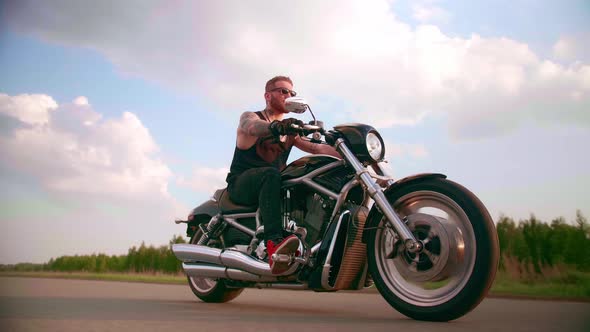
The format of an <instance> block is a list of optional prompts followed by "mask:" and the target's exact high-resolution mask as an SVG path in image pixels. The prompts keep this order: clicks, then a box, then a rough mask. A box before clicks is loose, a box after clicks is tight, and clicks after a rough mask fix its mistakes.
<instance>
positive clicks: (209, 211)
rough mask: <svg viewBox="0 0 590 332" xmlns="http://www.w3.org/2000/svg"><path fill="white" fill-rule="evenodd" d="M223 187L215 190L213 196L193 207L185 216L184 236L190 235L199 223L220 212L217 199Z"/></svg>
mask: <svg viewBox="0 0 590 332" xmlns="http://www.w3.org/2000/svg"><path fill="white" fill-rule="evenodd" d="M223 190H224V189H219V190H217V191H215V194H214V195H213V197H211V198H210V199H209V200H208V201H206V202H204V203H203V204H201V205H199V206H197V207H196V208H194V209H193V210H192V211H191V213H190V214H189V215H188V218H187V228H186V236H188V237H192V236H193V235H194V234H195V232H196V230H197V227H198V225H199V224H201V223H203V222H207V221H209V219H211V217H213V216H216V215H218V214H219V213H220V209H219V199H220V197H221V194H222V193H223Z"/></svg>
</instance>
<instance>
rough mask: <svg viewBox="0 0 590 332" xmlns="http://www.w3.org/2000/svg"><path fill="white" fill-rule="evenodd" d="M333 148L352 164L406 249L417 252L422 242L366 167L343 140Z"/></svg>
mask: <svg viewBox="0 0 590 332" xmlns="http://www.w3.org/2000/svg"><path fill="white" fill-rule="evenodd" d="M334 146H335V148H336V149H337V150H338V151H340V153H341V154H342V156H343V157H344V159H346V161H347V162H348V163H349V165H351V166H352V168H353V169H354V171H355V172H356V176H357V178H358V179H359V181H360V182H361V183H362V184H363V186H364V187H365V190H366V191H367V192H368V193H369V196H371V198H372V199H373V200H374V201H375V204H377V206H378V207H379V208H380V209H381V212H383V215H385V217H386V218H387V222H388V223H389V224H390V225H391V226H392V227H393V229H394V230H395V232H396V233H397V234H398V236H399V237H400V238H401V240H403V241H404V245H405V247H406V249H407V250H408V251H410V252H418V251H421V250H422V246H423V245H422V242H420V241H417V240H416V238H415V237H414V234H412V232H410V230H409V229H408V227H407V226H406V224H405V222H404V221H403V220H401V219H400V217H399V216H398V215H397V213H395V211H394V210H393V207H392V206H391V205H390V204H389V202H388V201H387V198H386V197H385V194H384V193H383V191H381V187H380V186H379V185H378V184H377V182H376V181H375V179H373V178H372V177H371V175H370V174H369V171H368V170H367V168H366V167H364V166H363V164H361V162H360V161H359V160H358V159H357V158H356V156H355V155H354V153H352V151H350V149H349V148H348V146H346V144H345V142H344V140H343V139H342V138H339V139H337V140H336V144H335V145H334Z"/></svg>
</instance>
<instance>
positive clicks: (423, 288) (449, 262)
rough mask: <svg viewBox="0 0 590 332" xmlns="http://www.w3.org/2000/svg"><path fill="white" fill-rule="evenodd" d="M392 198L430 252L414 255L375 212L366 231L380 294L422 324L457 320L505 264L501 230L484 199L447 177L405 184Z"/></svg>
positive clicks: (371, 268) (389, 196)
mask: <svg viewBox="0 0 590 332" xmlns="http://www.w3.org/2000/svg"><path fill="white" fill-rule="evenodd" d="M386 196H387V199H388V201H389V203H390V204H391V205H392V206H393V208H394V210H395V211H396V213H398V215H399V216H400V218H402V219H403V220H405V221H406V223H407V225H408V227H409V229H410V230H411V231H412V233H413V234H414V236H415V237H417V239H419V240H421V241H422V242H423V243H424V251H423V252H421V253H417V254H415V253H411V252H409V251H407V250H406V248H405V246H404V245H403V244H402V243H401V242H402V241H399V239H398V238H397V235H396V234H395V232H393V230H392V229H391V227H384V226H385V224H386V222H385V218H383V215H382V214H381V213H380V212H379V210H377V209H375V211H374V213H372V216H371V215H370V216H369V217H370V219H369V220H368V223H367V226H366V227H367V230H366V232H368V233H367V234H366V235H367V237H366V239H367V251H368V253H367V254H368V261H369V271H370V273H371V276H372V277H373V279H374V282H375V286H376V288H377V289H378V290H379V292H380V293H381V295H382V296H383V297H384V298H385V300H386V301H387V302H388V303H389V304H390V305H391V306H392V307H394V308H395V309H396V310H397V311H399V312H400V313H402V314H404V315H406V316H408V317H410V318H413V319H416V320H424V321H450V320H453V319H457V318H459V317H461V316H463V315H465V314H466V313H468V312H469V311H471V310H472V309H473V308H475V307H476V306H477V305H478V304H479V303H480V302H481V301H482V300H483V298H484V297H485V296H486V295H487V292H488V291H489V289H490V287H491V285H492V283H493V281H494V278H495V274H496V270H497V268H498V261H499V243H498V236H497V232H496V227H495V225H494V223H493V221H492V218H491V217H490V214H489V213H488V211H487V209H486V208H485V206H484V205H483V204H482V202H481V201H480V200H479V199H478V198H477V197H476V196H475V195H474V194H473V193H471V192H470V191H469V190H467V189H466V188H464V187H463V186H461V185H459V184H457V183H455V182H452V181H450V180H447V179H443V178H429V179H424V180H418V181H413V182H409V183H407V184H402V185H400V187H399V188H392V189H391V190H389V191H387V192H386Z"/></svg>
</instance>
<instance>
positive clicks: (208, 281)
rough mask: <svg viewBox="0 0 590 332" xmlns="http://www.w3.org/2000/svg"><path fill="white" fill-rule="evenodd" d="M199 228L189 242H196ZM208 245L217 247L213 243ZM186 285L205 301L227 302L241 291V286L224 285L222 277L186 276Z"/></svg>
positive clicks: (200, 233)
mask: <svg viewBox="0 0 590 332" xmlns="http://www.w3.org/2000/svg"><path fill="white" fill-rule="evenodd" d="M202 234H203V233H202V232H201V230H200V229H198V230H197V232H196V233H195V234H194V235H193V237H192V238H191V241H190V243H191V244H197V243H198V242H199V239H200V238H201V236H202ZM209 245H210V246H214V247H217V245H214V244H213V243H211V241H210V243H209ZM187 279H188V285H189V286H190V288H191V290H192V291H193V293H194V294H195V295H196V296H197V297H198V298H199V299H201V300H202V301H203V302H207V303H224V302H229V301H231V300H233V299H235V298H236V297H238V295H240V294H241V293H242V291H243V290H244V289H243V288H230V287H228V286H227V285H226V283H225V280H224V279H212V278H200V277H191V276H187Z"/></svg>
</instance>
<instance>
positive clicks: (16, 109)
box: [0, 93, 57, 125]
mask: <svg viewBox="0 0 590 332" xmlns="http://www.w3.org/2000/svg"><path fill="white" fill-rule="evenodd" d="M56 108H57V103H56V102H55V100H53V98H51V97H49V96H46V95H26V94H25V95H19V96H15V97H10V96H8V95H5V94H2V93H0V114H4V115H7V116H10V117H12V118H14V119H17V120H19V121H21V122H23V123H25V124H30V125H44V124H47V123H48V122H49V116H50V113H51V112H52V111H54V110H55V109H56Z"/></svg>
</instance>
